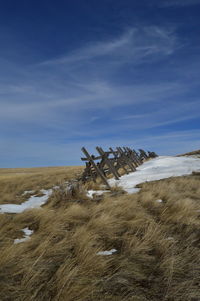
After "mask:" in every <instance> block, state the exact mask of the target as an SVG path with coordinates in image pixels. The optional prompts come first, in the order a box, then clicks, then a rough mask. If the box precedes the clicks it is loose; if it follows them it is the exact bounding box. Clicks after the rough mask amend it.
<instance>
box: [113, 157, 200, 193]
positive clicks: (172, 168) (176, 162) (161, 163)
mask: <svg viewBox="0 0 200 301" xmlns="http://www.w3.org/2000/svg"><path fill="white" fill-rule="evenodd" d="M197 170H200V158H194V157H169V156H160V157H157V158H155V159H152V160H150V161H147V162H145V163H144V164H142V165H140V166H139V167H138V168H137V170H136V171H135V172H132V173H130V174H128V175H124V176H122V177H121V178H120V179H119V180H115V179H110V180H109V184H110V185H111V186H115V185H117V186H121V187H122V188H123V189H124V190H125V191H127V192H128V193H135V192H138V191H139V190H140V189H139V188H135V186H136V185H137V184H140V183H144V182H150V181H156V180H161V179H165V178H170V177H177V176H183V175H189V174H191V173H192V172H193V171H197Z"/></svg>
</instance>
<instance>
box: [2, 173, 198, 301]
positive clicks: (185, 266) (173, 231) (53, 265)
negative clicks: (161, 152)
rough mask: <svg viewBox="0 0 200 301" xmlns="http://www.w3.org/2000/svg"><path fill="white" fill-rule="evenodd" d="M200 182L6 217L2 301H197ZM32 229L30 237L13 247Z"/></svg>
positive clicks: (56, 197)
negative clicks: (24, 231) (105, 253)
mask: <svg viewBox="0 0 200 301" xmlns="http://www.w3.org/2000/svg"><path fill="white" fill-rule="evenodd" d="M199 180H200V176H199V174H195V175H191V176H186V177H179V178H171V179H166V180H161V181H156V182H152V183H145V184H143V185H140V186H141V188H142V189H141V190H140V192H139V193H137V194H133V195H127V194H124V195H122V194H116V195H115V196H112V195H107V194H105V195H104V198H103V199H102V201H101V202H95V201H93V200H90V199H87V197H86V196H84V193H83V190H82V189H81V190H80V191H77V194H76V195H75V196H74V197H71V198H70V196H69V195H64V196H63V193H62V192H60V193H59V192H57V194H56V193H55V194H53V195H52V197H51V198H50V199H49V202H48V203H47V204H46V205H45V206H43V208H42V209H37V210H36V209H35V210H29V211H25V212H23V213H21V214H17V215H6V214H5V215H1V216H0V218H1V221H0V222H1V225H0V226H1V227H0V251H1V256H0V300H2V301H4V300H17V301H18V300H20V301H26V300H34V301H36V300H37V301H38V300H39V301H40V300H42V301H47V300H56V301H81V300H83V301H94V300H95V301H96V300H97V301H100V300H101V301H102V300H111V301H121V300H126V301H133V300H134V301H136V300H137V301H147V300H153V301H158V300H163V301H194V300H196V301H197V300H199V296H200V294H199V291H200V273H199V272H200V238H199V237H200V220H199V217H200V212H199V210H200V202H199V201H200V188H199ZM158 199H162V200H163V202H157V200H158ZM81 200H84V201H81ZM55 204H56V206H55ZM27 226H28V227H29V228H31V229H33V230H34V234H33V235H32V236H31V239H30V240H29V241H27V242H25V243H21V244H18V245H13V239H14V238H19V235H20V233H21V232H20V229H22V228H24V227H27ZM111 249H116V250H117V251H116V252H115V253H113V254H112V255H110V256H100V255H98V252H99V251H104V250H111Z"/></svg>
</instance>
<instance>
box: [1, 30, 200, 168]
mask: <svg viewBox="0 0 200 301" xmlns="http://www.w3.org/2000/svg"><path fill="white" fill-rule="evenodd" d="M180 45H181V42H180V41H179V38H178V37H177V35H176V32H175V31H174V30H173V29H171V28H161V27H155V26H150V27H142V28H133V29H129V30H127V31H126V32H125V33H124V34H123V35H121V36H119V37H118V38H111V39H110V40H107V41H101V42H93V43H91V44H90V45H87V46H85V47H82V48H81V49H77V50H74V51H73V52H72V53H69V54H65V55H64V56H62V57H61V58H57V59H52V60H50V61H46V62H43V63H42V64H37V65H34V66H28V67H27V66H26V67H24V66H23V67H22V68H21V69H23V70H21V69H20V73H19V76H17V75H16V76H15V78H14V79H13V78H12V79H10V80H9V81H8V82H9V84H7V83H6V82H5V83H3V82H2V83H1V86H0V106H1V110H0V126H1V128H4V131H2V132H1V133H0V136H4V144H5V148H4V151H2V152H3V153H4V156H6V157H7V156H9V154H10V153H9V150H13V149H16V156H18V158H21V159H20V160H21V162H23V160H25V159H26V160H27V162H28V160H29V161H30V160H31V159H30V158H32V160H33V158H34V161H35V162H37V163H35V164H36V165H41V163H42V162H43V161H45V160H46V162H49V163H46V164H50V162H51V160H53V159H54V158H56V157H59V159H58V158H57V159H56V160H54V161H53V162H55V164H57V165H58V164H64V163H63V162H64V160H65V158H66V157H67V154H68V155H69V156H68V157H69V158H70V160H71V162H77V158H79V154H80V147H81V146H82V145H84V144H85V145H86V146H88V147H91V148H93V147H95V146H96V145H97V144H100V145H102V146H105V147H108V146H111V145H122V144H125V145H130V141H132V139H134V142H133V144H135V147H142V146H144V147H145V148H146V147H148V146H149V148H152V149H154V147H152V143H153V142H152V141H154V143H155V148H157V149H158V151H159V150H160V151H161V150H162V147H161V145H160V144H162V141H164V139H165V138H166V134H165V133H164V134H163V138H162V137H161V136H160V138H158V136H159V135H158V134H157V135H155V137H154V136H152V135H151V134H150V133H151V131H152V132H153V130H154V129H159V130H161V127H163V126H168V125H172V124H173V123H178V122H183V121H186V120H190V119H194V118H197V117H198V116H199V113H198V112H199V111H200V107H199V104H198V101H194V100H195V97H194V100H193V98H191V99H189V98H187V99H186V95H187V93H188V91H190V89H191V87H193V86H192V85H193V82H194V80H192V82H191V81H190V79H189V78H187V81H186V80H184V76H183V77H182V78H181V77H180V73H179V75H178V76H177V78H178V79H177V80H176V79H174V78H171V74H173V76H174V75H176V74H178V72H180V69H178V71H177V70H176V68H175V66H174V65H173V64H171V65H170V66H171V67H170V68H171V69H170V73H168V75H167V76H164V77H163V78H162V74H163V73H164V72H165V71H163V67H162V68H161V69H159V68H160V67H159V66H158V65H159V64H160V61H159V60H161V59H162V66H163V62H166V64H167V65H168V61H167V60H168V58H173V54H176V51H177V52H178V50H179V47H180ZM147 65H149V66H150V67H149V68H150V70H149V68H147V69H145V68H146V66H147ZM13 68H16V66H14V67H13ZM184 68H185V70H187V72H183V66H181V72H182V73H186V74H188V72H191V74H193V71H192V70H190V68H191V66H189V68H188V67H187V66H186V65H185V66H184ZM194 68H195V70H196V66H194ZM10 69H11V67H10ZM146 70H148V71H149V74H148V76H146V74H145V71H146ZM22 71H23V72H22ZM16 72H17V71H16V69H15V73H16ZM1 73H2V75H3V73H4V72H3V71H2V70H0V74H1ZM22 74H23V75H22ZM160 74H161V78H160ZM197 75H198V74H196V76H197ZM7 133H8V136H9V135H10V136H11V137H12V138H13V137H15V136H18V137H19V138H18V140H16V139H15V138H14V139H11V138H10V139H8V138H7ZM190 134H191V137H192V138H191V139H193V141H196V139H197V136H195V135H193V134H192V132H190ZM140 135H141V138H140ZM188 135H189V134H188ZM20 137H21V138H20ZM23 137H25V138H24V139H23ZM30 137H31V140H29V138H30ZM150 137H151V139H150ZM156 137H157V138H156ZM20 139H21V140H20ZM169 139H172V141H173V143H175V139H173V137H171V138H170V136H169ZM181 139H183V140H184V139H185V140H184V141H186V140H187V141H188V140H189V138H185V136H184V137H183V136H182V138H181V136H179V139H178V141H179V142H180V141H181ZM63 140H65V141H68V143H66V142H64V143H63ZM76 140H77V142H76ZM19 141H21V142H20V143H19ZM17 143H18V146H17ZM195 143H196V142H195ZM109 144H110V145H109ZM163 145H166V143H165V142H163ZM179 145H181V143H180V144H179ZM184 145H186V144H184ZM130 146H134V145H132V143H131V145H130ZM23 147H24V151H22V148H23ZM184 147H185V146H184ZM175 148H176V147H174V151H175ZM185 148H186V147H185ZM6 149H7V151H6ZM47 149H48V156H46V155H45V154H46V150H47ZM157 149H155V150H157ZM166 149H168V150H169V149H170V144H169V145H168V146H167V145H166ZM177 149H178V145H177ZM20 152H21V153H20ZM10 155H11V154H10ZM40 162H41V163H40ZM56 162H57V163H56ZM59 162H60V163H59ZM20 164H21V163H20ZM20 164H19V166H20ZM27 164H28V163H27ZM27 164H26V165H27ZM66 164H69V162H66ZM21 165H22V164H21Z"/></svg>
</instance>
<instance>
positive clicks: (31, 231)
mask: <svg viewBox="0 0 200 301" xmlns="http://www.w3.org/2000/svg"><path fill="white" fill-rule="evenodd" d="M22 231H23V232H24V234H25V235H24V237H23V238H16V239H15V240H14V244H19V243H21V242H24V241H27V240H29V239H30V236H31V235H32V234H33V230H30V229H29V228H28V227H26V228H24V229H22Z"/></svg>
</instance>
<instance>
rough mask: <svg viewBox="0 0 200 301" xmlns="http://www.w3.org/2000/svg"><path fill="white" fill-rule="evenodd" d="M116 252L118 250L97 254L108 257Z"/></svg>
mask: <svg viewBox="0 0 200 301" xmlns="http://www.w3.org/2000/svg"><path fill="white" fill-rule="evenodd" d="M115 252H117V250H116V249H111V250H110V251H100V252H98V253H97V255H103V256H107V255H112V254H113V253H115Z"/></svg>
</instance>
